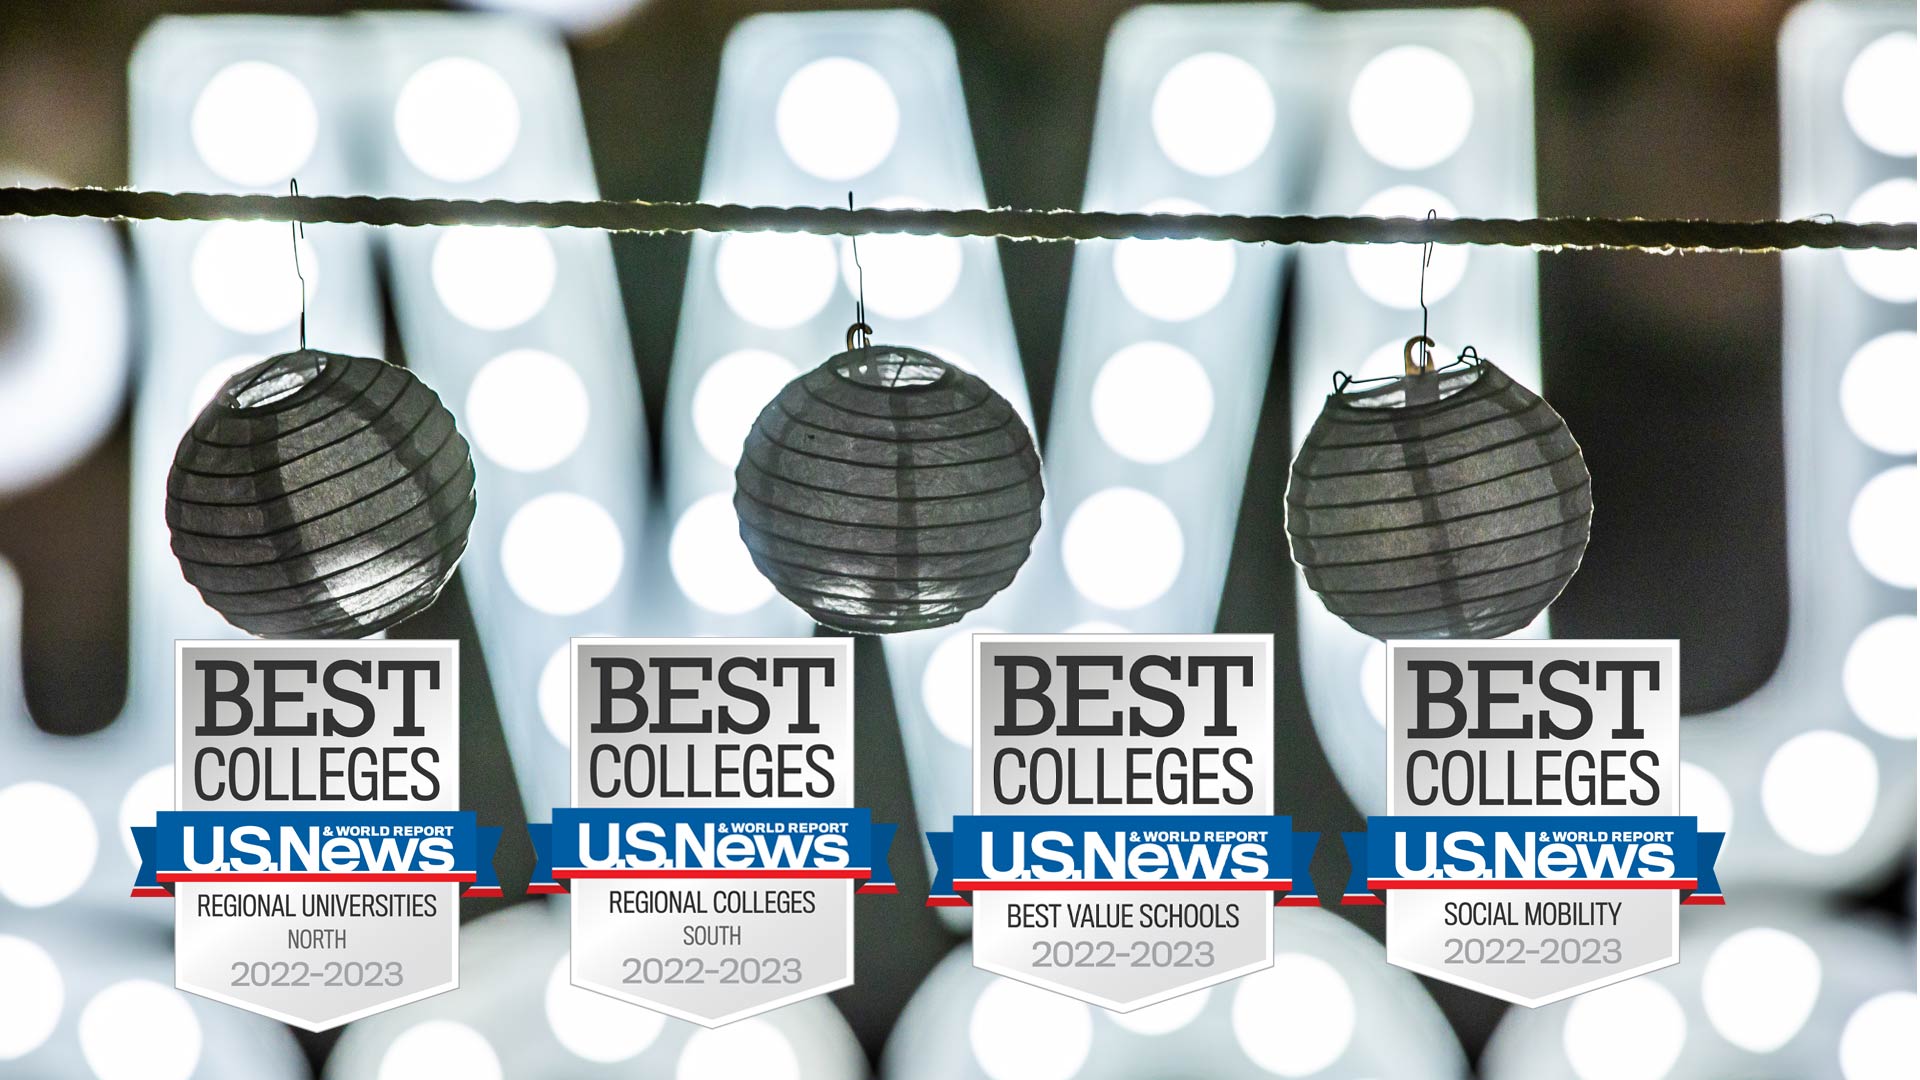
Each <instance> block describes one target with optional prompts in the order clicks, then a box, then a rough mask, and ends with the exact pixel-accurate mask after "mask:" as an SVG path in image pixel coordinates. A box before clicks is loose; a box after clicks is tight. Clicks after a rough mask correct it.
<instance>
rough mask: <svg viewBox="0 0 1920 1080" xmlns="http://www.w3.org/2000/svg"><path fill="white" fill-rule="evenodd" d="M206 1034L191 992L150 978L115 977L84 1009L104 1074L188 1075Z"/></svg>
mask: <svg viewBox="0 0 1920 1080" xmlns="http://www.w3.org/2000/svg"><path fill="white" fill-rule="evenodd" d="M203 1039H204V1036H203V1034H202V1033H201V1030H200V1018H199V1017H197V1016H195V1015H194V1014H193V1007H192V1006H191V1005H188V1004H187V999H186V997H185V996H184V995H183V994H181V993H180V992H179V991H178V990H175V989H174V988H172V987H170V986H162V985H161V984H159V983H157V982H152V981H149V980H147V979H127V980H125V981H123V982H117V983H114V984H113V985H112V986H109V987H107V988H106V989H104V990H102V991H100V992H99V993H98V994H95V995H94V996H93V999H92V1000H90V1001H88V1002H87V1005H86V1008H84V1009H82V1010H81V1011H80V1054H81V1056H82V1057H84V1058H86V1059H87V1067H88V1068H90V1069H92V1070H93V1075H94V1076H95V1077H96V1078H98V1080H187V1078H188V1077H190V1076H192V1075H193V1073H194V1070H196V1069H197V1068H199V1066H200V1049H201V1044H202V1041H203ZM383 1080H384V1078H383Z"/></svg>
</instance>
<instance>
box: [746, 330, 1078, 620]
mask: <svg viewBox="0 0 1920 1080" xmlns="http://www.w3.org/2000/svg"><path fill="white" fill-rule="evenodd" d="M734 477H735V494H734V509H735V512H736V514H737V515H738V517H739V521H740V536H741V539H742V540H743V541H744V542H745V543H746V546H747V550H748V552H749V554H750V555H751V556H752V557H753V561H754V565H755V566H756V567H758V568H759V570H760V572H761V573H762V574H764V575H766V577H767V579H768V580H769V581H771V582H772V583H773V584H774V586H775V588H777V589H778V590H779V591H780V593H781V595H783V596H785V597H786V598H787V599H788V600H790V601H792V602H793V603H795V604H796V605H798V606H799V607H801V608H802V609H803V610H805V611H806V612H807V613H808V614H809V615H810V616H812V617H813V618H814V620H815V621H817V622H819V623H821V624H822V625H825V626H830V627H835V628H837V629H842V630H849V631H852V632H856V633H892V632H896V631H903V630H914V629H924V628H927V627H932V626H940V625H944V624H946V623H950V622H953V621H955V620H957V619H959V618H960V617H962V616H963V615H965V614H966V613H967V612H968V611H971V610H973V609H974V608H976V607H979V606H980V605H981V604H983V603H985V602H986V601H987V600H988V599H990V598H991V597H992V596H993V594H994V593H996V592H998V591H1000V590H1001V589H1003V588H1005V587H1006V586H1007V585H1008V584H1010V583H1011V582H1012V581H1013V578H1014V576H1015V575H1016V574H1017V573H1018V572H1019V569H1020V567H1021V566H1022V565H1023V564H1024V563H1025V562H1026V559H1027V556H1028V554H1029V553H1030V551H1031V549H1032V544H1033V537H1034V535H1035V533H1037V532H1038V531H1039V527H1040V503H1041V497H1042V480H1041V476H1040V459H1039V455H1038V454H1037V453H1036V452H1035V450H1034V448H1033V438H1032V436H1031V435H1030V434H1029V433H1028V432H1027V428H1026V425H1025V424H1024V423H1023V422H1021V420H1020V417H1019V414H1018V413H1016V412H1015V411H1014V409H1013V407H1012V406H1011V405H1010V404H1008V403H1007V401H1006V399H1005V398H1002V397H1001V396H1000V395H998V394H996V393H994V391H993V389H992V388H991V387H989V386H988V385H987V384H986V383H985V382H983V381H981V380H980V379H979V378H978V377H977V376H974V375H972V374H970V373H968V372H964V371H961V370H960V369H958V368H955V367H952V366H951V365H949V364H947V363H946V362H945V361H942V360H940V359H939V358H938V357H935V356H932V355H930V354H928V353H924V352H920V351H919V350H916V349H905V348H900V347H897V346H868V347H865V348H861V349H853V350H849V351H848V352H844V353H841V354H840V355H838V356H835V357H833V358H832V359H830V360H828V361H827V362H826V363H825V364H822V365H821V366H820V367H818V368H815V369H814V370H813V371H810V372H808V373H806V374H804V375H801V376H800V377H799V378H797V379H795V380H793V381H792V382H791V383H789V384H788V385H787V386H786V387H785V388H784V389H782V390H781V392H780V393H779V394H777V395H775V397H774V399H773V400H772V401H770V402H768V403H767V406H766V408H764V409H763V410H761V413H760V416H759V417H758V418H757V419H756V420H755V421H754V425H753V429H752V431H751V432H750V433H749V434H748V436H747V439H746V441H745V443H744V445H743V446H742V449H741V454H740V463H739V466H738V467H737V468H736V470H735V473H734Z"/></svg>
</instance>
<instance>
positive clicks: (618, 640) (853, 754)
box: [567, 634, 886, 1031]
mask: <svg viewBox="0 0 1920 1080" xmlns="http://www.w3.org/2000/svg"><path fill="white" fill-rule="evenodd" d="M581 642H590V643H592V644H596V645H681V646H684V645H689V644H702V643H715V644H718V643H723V642H730V643H733V644H736V645H780V646H792V645H813V644H816V643H821V644H826V645H829V646H830V647H831V648H833V649H835V650H844V651H845V652H846V659H847V664H846V672H847V786H848V788H850V789H851V788H852V787H853V785H854V783H855V781H856V780H857V776H856V773H855V765H856V762H857V760H858V744H859V732H858V731H856V730H855V726H856V724H857V721H858V718H859V712H860V706H859V702H858V701H857V700H856V699H855V696H854V670H853V668H854V663H855V649H854V639H853V638H852V637H766V636H760V637H727V636H719V637H613V636H600V635H592V634H586V635H576V636H573V637H569V638H568V639H567V805H568V807H570V808H577V807H576V804H575V803H574V798H575V796H574V791H575V788H574V785H575V784H576V783H577V782H578V781H579V762H580V758H579V755H578V754H575V753H574V752H573V734H574V728H575V727H576V726H578V723H579V717H580V685H579V678H578V676H579V674H580V643H581ZM847 798H848V800H849V805H848V807H845V808H836V809H858V799H857V797H856V796H854V795H853V794H851V793H849V794H848V796H847ZM713 809H736V810H737V809H742V807H714V808H713ZM885 854H886V853H885V852H878V853H876V854H875V855H874V860H875V862H876V863H877V862H878V861H879V860H880V859H882V858H884V857H885ZM844 884H845V885H846V887H847V949H846V954H847V959H846V974H845V975H843V976H841V977H840V978H838V979H835V980H833V981H832V982H830V983H828V984H825V985H822V986H820V987H817V988H814V989H809V990H806V991H803V992H799V993H794V994H789V995H787V996H786V997H784V998H781V999H779V1000H778V1001H774V1002H770V1003H767V1004H763V1005H755V1006H753V1007H751V1008H748V1009H745V1010H742V1011H738V1012H732V1013H728V1014H726V1015H725V1016H721V1017H707V1016H700V1015H698V1014H695V1013H690V1012H687V1011H685V1010H682V1009H677V1008H673V1007H671V1006H668V1005H665V1004H663V1003H660V1002H657V1001H653V1000H651V999H643V998H639V997H636V996H634V995H632V994H623V993H621V992H619V991H617V990H613V989H610V988H607V987H603V986H599V985H589V984H586V983H582V982H580V981H579V977H578V976H577V975H575V974H574V970H573V918H574V906H573V905H574V900H575V897H574V896H573V893H572V890H568V892H567V984H568V985H570V986H574V987H577V988H579V989H581V990H585V991H588V992H589V993H594V994H599V995H600V996H602V997H606V998H612V999H613V1000H614V1001H618V1002H620V1003H622V1004H625V1005H631V1006H634V1007H635V1008H639V1009H646V1010H648V1011H650V1012H657V1013H659V1014H661V1015H662V1016H670V1017H672V1018H674V1019H676V1020H684V1021H686V1022H687V1023H691V1024H698V1025H700V1026H701V1027H702V1028H705V1029H707V1030H709V1031H712V1030H715V1029H718V1028H723V1027H726V1026H727V1025H728V1024H734V1023H738V1022H739V1021H741V1020H748V1019H751V1018H753V1017H755V1016H759V1015H761V1014H762V1013H768V1012H772V1011H773V1010H775V1009H784V1008H786V1007H787V1006H789V1005H797V1004H799V1003H800V1002H802V1001H805V1000H807V999H808V998H814V997H819V996H821V995H822V994H831V993H833V992H834V991H836V990H845V989H846V988H847V987H849V986H852V985H853V983H854V974H855V973H854V947H853V946H854V937H855V936H856V934H857V933H858V930H859V927H858V924H857V921H856V919H855V914H856V904H857V902H858V901H859V899H860V890H859V888H858V887H857V886H858V883H857V882H854V881H852V880H848V881H846V882H845V883H844Z"/></svg>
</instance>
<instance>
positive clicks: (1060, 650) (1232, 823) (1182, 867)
mask: <svg viewBox="0 0 1920 1080" xmlns="http://www.w3.org/2000/svg"><path fill="white" fill-rule="evenodd" d="M973 695H974V726H973V781H974V783H973V786H974V792H973V809H974V812H973V814H971V815H965V816H960V817H956V818H954V819H953V830H952V831H951V832H938V833H929V834H928V835H927V841H928V844H929V846H930V847H931V848H932V849H933V854H934V859H935V861H936V863H937V864H938V872H937V876H936V880H935V881H934V884H933V889H932V896H930V897H929V898H928V901H927V902H928V903H929V904H933V905H941V904H965V903H971V904H972V906H973V909H974V916H973V962H974V964H975V965H976V966H978V967H981V968H984V969H986V970H988V971H991V972H995V973H997V974H1000V975H1005V976H1007V977H1009V978H1013V979H1018V980H1020V981H1022V982H1028V983H1032V984H1034V985H1036V986H1041V987H1045V988H1046V989H1049V990H1054V991H1057V992H1059V993H1062V994H1066V995H1068V996H1069V997H1075V998H1079V999H1080V1000H1082V1001H1087V1002H1092V1003H1093V1004H1096V1005H1101V1006H1104V1007H1106V1008H1108V1009H1112V1010H1115V1011H1117V1012H1129V1011H1131V1010H1134V1009H1139V1008H1143V1007H1145V1006H1148V1005H1152V1004H1155V1003H1156V1002H1160V1001H1165V1000H1167V999H1168V998H1172V997H1177V996H1179V995H1181V994H1184V993H1187V992H1189V991H1192V990H1196V989H1199V988H1200V987H1202V986H1208V985H1211V984H1213V983H1218V982H1224V981H1226V980H1228V979H1232V978H1237V977H1238V976H1241V975H1246V974H1249V973H1251V972H1254V971H1259V970H1261V969H1263V968H1267V967H1271V966H1272V964H1273V913H1272V910H1273V906H1274V905H1275V904H1276V903H1279V904H1289V903H1304V904H1317V903H1318V902H1319V901H1318V900H1317V899H1316V898H1315V897H1314V896H1313V890H1312V888H1311V885H1310V883H1309V882H1308V879H1307V869H1308V865H1309V863H1311V862H1312V858H1313V845H1314V841H1315V840H1316V839H1317V837H1318V834H1316V833H1296V832H1294V831H1293V828H1292V821H1291V819H1289V818H1286V817H1276V816H1274V814H1273V638H1272V637H1270V636H1267V635H1244V636H1242V635H1228V634H1217V635H1185V636H1151V635H1145V634H1137V635H1136V634H1117V635H1078V636H1069V635H1054V636H1021V635H1000V634H976V635H975V636H974V638H973Z"/></svg>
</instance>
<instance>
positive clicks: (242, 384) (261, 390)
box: [219, 349, 327, 410]
mask: <svg viewBox="0 0 1920 1080" xmlns="http://www.w3.org/2000/svg"><path fill="white" fill-rule="evenodd" d="M326 370H327V354H326V353H323V352H316V351H314V350H312V349H301V350H300V351H298V352H290V353H282V354H280V355H279V356H275V357H271V358H269V359H267V360H263V361H261V362H260V363H258V364H255V365H254V366H253V367H250V368H248V369H246V370H245V371H242V372H240V373H239V374H238V375H235V376H234V377H233V378H231V379H228V380H227V383H226V385H225V386H223V387H221V388H220V397H219V401H220V404H222V405H224V406H226V407H227V408H229V409H235V410H247V409H263V408H266V407H267V406H269V405H273V404H276V403H287V404H291V402H288V401H287V399H288V398H291V397H293V396H294V395H295V394H298V393H300V392H301V391H302V390H305V389H306V388H307V387H309V386H312V385H313V383H314V381H315V380H317V379H318V378H319V377H320V376H321V374H322V373H324V372H325V371H326Z"/></svg>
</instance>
